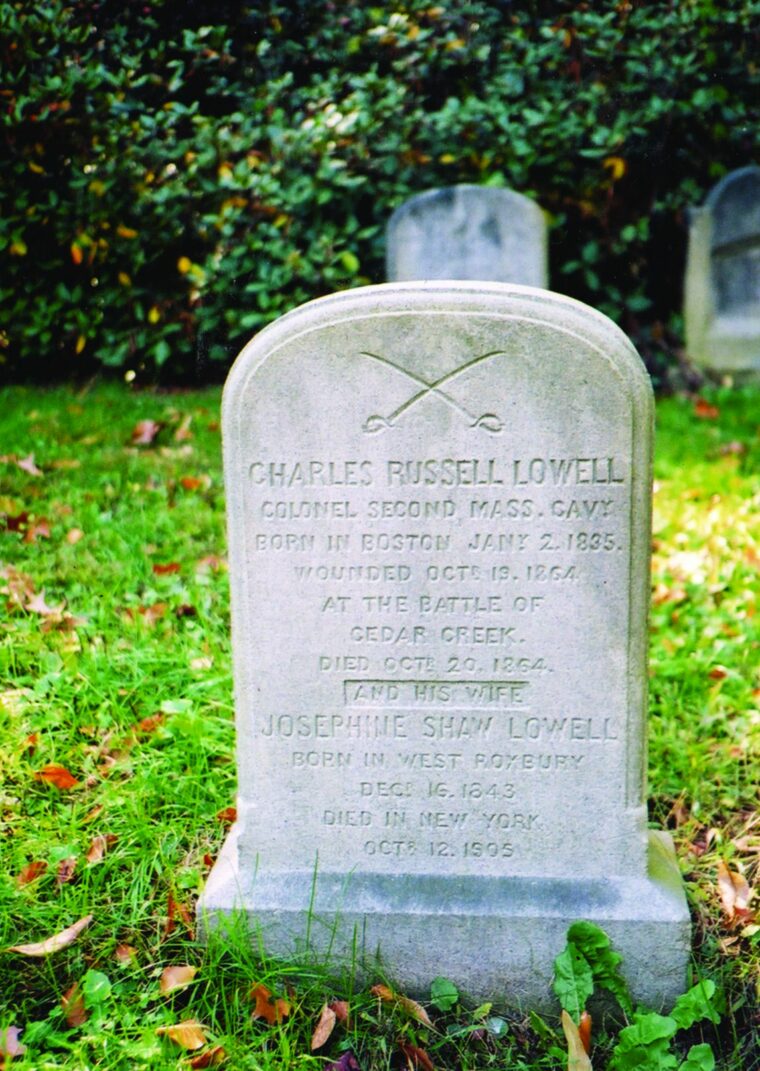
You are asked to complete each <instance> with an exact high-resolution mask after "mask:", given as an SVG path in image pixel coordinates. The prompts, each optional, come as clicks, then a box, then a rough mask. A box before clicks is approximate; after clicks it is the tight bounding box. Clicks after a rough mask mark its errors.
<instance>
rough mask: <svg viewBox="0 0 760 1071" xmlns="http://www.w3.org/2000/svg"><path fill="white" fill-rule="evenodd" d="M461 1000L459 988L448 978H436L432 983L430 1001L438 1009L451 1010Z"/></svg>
mask: <svg viewBox="0 0 760 1071" xmlns="http://www.w3.org/2000/svg"><path fill="white" fill-rule="evenodd" d="M458 1000H459V990H458V989H457V987H456V986H455V985H454V983H453V982H450V981H449V980H448V978H434V979H433V981H432V982H431V983H430V1001H431V1003H432V1004H433V1005H434V1006H435V1007H436V1008H437V1009H438V1011H442V1012H447V1011H450V1010H451V1009H452V1008H453V1007H454V1005H455V1004H456V1003H457V1001H458Z"/></svg>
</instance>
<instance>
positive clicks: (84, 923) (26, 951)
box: [8, 915, 93, 958]
mask: <svg viewBox="0 0 760 1071" xmlns="http://www.w3.org/2000/svg"><path fill="white" fill-rule="evenodd" d="M92 919H93V916H92V915H85V917H84V918H83V919H79V921H78V922H75V923H74V924H73V925H72V926H67V927H66V929H65V930H61V932H60V933H55V934H53V936H52V937H48V938H47V939H46V940H45V941H36V942H35V943H33V944H30V945H13V946H12V947H11V948H9V949H8V951H9V952H18V953H19V954H20V955H22V956H33V957H35V958H40V957H42V956H50V955H52V954H53V953H54V952H60V951H61V949H62V948H68V947H69V945H70V944H73V943H74V941H76V939H77V937H79V935H80V933H81V932H82V930H86V929H87V927H88V926H89V925H90V923H91V922H92Z"/></svg>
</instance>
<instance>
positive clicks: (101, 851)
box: [87, 833, 119, 863]
mask: <svg viewBox="0 0 760 1071" xmlns="http://www.w3.org/2000/svg"><path fill="white" fill-rule="evenodd" d="M118 839H119V838H118V837H117V836H116V834H115V833H106V834H105V835H99V836H97V837H93V838H92V844H91V845H90V849H89V851H88V852H87V862H88V863H99V862H100V860H101V859H102V858H103V856H104V855H105V854H106V852H107V851H108V849H109V848H111V847H113V845H114V844H115V843H116V841H117V840H118Z"/></svg>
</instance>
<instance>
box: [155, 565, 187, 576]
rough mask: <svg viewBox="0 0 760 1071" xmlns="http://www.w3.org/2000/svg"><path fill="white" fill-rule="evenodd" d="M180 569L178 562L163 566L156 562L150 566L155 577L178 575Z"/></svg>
mask: <svg viewBox="0 0 760 1071" xmlns="http://www.w3.org/2000/svg"><path fill="white" fill-rule="evenodd" d="M181 568H182V566H181V565H180V564H179V562H166V563H165V564H164V565H162V564H161V563H160V562H156V563H155V565H153V566H152V569H153V572H154V573H155V574H156V576H166V575H167V573H178V572H179V571H180V570H181Z"/></svg>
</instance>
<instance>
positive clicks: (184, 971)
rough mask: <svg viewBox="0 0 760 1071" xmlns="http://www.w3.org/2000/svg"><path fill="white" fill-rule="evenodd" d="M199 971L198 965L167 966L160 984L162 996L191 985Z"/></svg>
mask: <svg viewBox="0 0 760 1071" xmlns="http://www.w3.org/2000/svg"><path fill="white" fill-rule="evenodd" d="M197 973H198V968H197V967H190V966H188V965H184V966H182V967H165V968H164V970H163V972H162V974H161V981H160V982H159V984H158V988H159V991H160V993H161V995H162V996H164V997H165V996H166V995H167V994H168V993H173V992H174V990H175V989H184V987H185V986H186V985H189V984H190V982H192V980H193V978H195V976H196V974H197Z"/></svg>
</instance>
